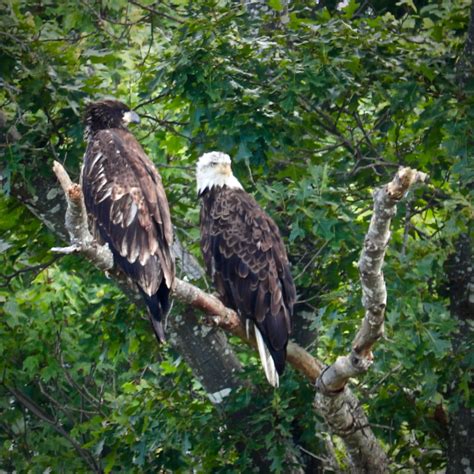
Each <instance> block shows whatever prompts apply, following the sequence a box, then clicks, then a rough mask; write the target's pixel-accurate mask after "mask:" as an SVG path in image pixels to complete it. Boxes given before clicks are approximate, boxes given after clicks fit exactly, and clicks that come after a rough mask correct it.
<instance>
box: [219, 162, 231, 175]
mask: <svg viewBox="0 0 474 474" xmlns="http://www.w3.org/2000/svg"><path fill="white" fill-rule="evenodd" d="M219 172H220V173H221V174H223V175H224V176H230V175H231V174H232V168H231V166H230V165H229V164H227V163H221V164H220V165H219Z"/></svg>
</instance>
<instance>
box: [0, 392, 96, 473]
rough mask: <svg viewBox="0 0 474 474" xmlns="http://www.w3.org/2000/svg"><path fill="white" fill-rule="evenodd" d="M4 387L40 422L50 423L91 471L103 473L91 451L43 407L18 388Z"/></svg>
mask: <svg viewBox="0 0 474 474" xmlns="http://www.w3.org/2000/svg"><path fill="white" fill-rule="evenodd" d="M4 387H5V388H6V390H7V391H8V392H10V393H11V394H12V395H13V396H14V397H15V399H16V400H17V401H18V402H19V403H21V404H22V405H23V406H24V407H25V408H27V409H28V410H29V411H30V412H31V413H32V414H33V415H35V416H36V417H37V418H39V419H40V420H42V421H44V422H46V423H48V424H49V425H50V426H51V427H52V428H53V429H54V430H55V431H56V432H57V433H58V434H60V435H61V436H62V437H63V438H65V439H66V440H67V441H68V442H69V443H70V444H71V445H72V447H73V448H74V449H75V450H76V452H77V454H79V456H80V457H81V458H82V459H83V460H84V461H85V462H86V464H87V465H88V466H89V467H90V469H92V471H93V472H98V473H100V472H102V469H100V467H99V466H98V465H97V462H96V460H95V459H94V457H93V456H92V455H91V454H90V453H89V451H87V450H85V449H84V448H82V447H81V445H80V444H79V443H78V442H77V441H76V440H75V439H74V438H72V437H71V435H70V434H69V433H68V432H67V431H66V430H65V429H64V428H63V427H62V426H60V425H59V424H58V423H56V422H55V421H54V420H53V419H51V418H50V417H49V416H48V415H47V414H46V413H45V412H44V411H43V410H42V409H41V407H39V406H38V405H37V404H36V403H35V402H34V401H33V400H32V399H31V398H30V397H28V396H27V395H25V394H24V393H23V392H21V391H20V390H17V389H16V388H13V387H10V386H8V385H4Z"/></svg>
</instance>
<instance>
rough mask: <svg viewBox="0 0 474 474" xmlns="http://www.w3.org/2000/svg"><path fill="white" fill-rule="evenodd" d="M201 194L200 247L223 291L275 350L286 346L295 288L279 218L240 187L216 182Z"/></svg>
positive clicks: (215, 280) (209, 268) (209, 269)
mask: <svg viewBox="0 0 474 474" xmlns="http://www.w3.org/2000/svg"><path fill="white" fill-rule="evenodd" d="M202 199H203V205H202V207H201V249H202V252H203V255H204V260H205V262H206V266H207V271H208V273H209V274H210V275H212V276H213V280H214V283H215V285H216V288H217V290H218V292H219V294H220V295H221V297H222V298H223V300H224V302H225V303H226V304H227V305H229V306H231V307H233V308H234V309H236V310H237V311H238V312H239V314H240V315H241V316H242V317H244V318H249V319H251V320H253V321H254V322H255V323H256V324H257V327H258V328H259V329H260V331H261V333H262V335H263V336H264V339H266V341H267V343H268V344H269V348H270V349H271V350H273V351H282V350H284V349H285V348H286V345H287V342H288V336H289V333H290V327H291V317H292V314H293V306H294V304H295V300H296V290H295V286H294V283H293V279H292V277H291V273H290V269H289V263H288V258H287V255H286V251H285V248H284V245H283V242H282V240H281V237H280V233H279V231H278V228H277V226H276V224H275V223H274V222H273V220H272V219H271V218H270V217H269V216H268V215H267V214H266V213H265V212H264V211H263V210H262V209H261V208H260V206H259V205H258V204H257V203H256V201H255V200H254V199H253V198H252V197H251V196H250V195H249V194H247V193H245V192H244V191H242V190H236V189H229V188H227V187H224V188H217V189H216V188H214V189H212V190H211V191H208V192H206V193H205V194H204V195H203V196H202Z"/></svg>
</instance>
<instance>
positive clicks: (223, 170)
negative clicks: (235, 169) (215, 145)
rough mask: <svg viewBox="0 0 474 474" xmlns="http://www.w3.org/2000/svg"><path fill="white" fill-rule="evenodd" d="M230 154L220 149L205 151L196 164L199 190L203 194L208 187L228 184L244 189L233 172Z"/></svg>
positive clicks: (228, 185) (230, 186) (231, 186)
mask: <svg viewBox="0 0 474 474" xmlns="http://www.w3.org/2000/svg"><path fill="white" fill-rule="evenodd" d="M230 164H231V161H230V156H229V155H226V154H225V153H222V152H220V151H211V152H210V153H204V155H202V156H201V157H200V158H199V160H198V162H197V166H196V181H197V191H198V194H201V193H202V192H203V191H204V190H205V189H206V188H207V189H212V187H213V186H227V187H229V188H237V189H243V188H242V185H241V184H240V183H239V181H238V179H237V178H236V177H235V176H234V175H233V174H232V168H231V165H230Z"/></svg>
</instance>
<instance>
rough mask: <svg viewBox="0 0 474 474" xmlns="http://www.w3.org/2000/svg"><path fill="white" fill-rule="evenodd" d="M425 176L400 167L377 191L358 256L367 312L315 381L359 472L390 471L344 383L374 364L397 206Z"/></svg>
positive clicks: (318, 401)
mask: <svg viewBox="0 0 474 474" xmlns="http://www.w3.org/2000/svg"><path fill="white" fill-rule="evenodd" d="M425 179H426V175H425V174H424V173H420V172H417V171H415V170H412V169H410V168H401V169H400V170H399V171H398V173H397V174H396V176H395V178H394V179H393V180H392V181H391V182H390V183H389V184H387V185H386V186H383V187H382V188H379V189H377V190H376V191H375V192H374V213H373V216H372V219H371V221H370V225H369V230H368V232H367V235H366V237H365V241H364V248H363V250H362V254H361V256H360V260H359V271H360V279H361V284H362V304H363V306H364V308H365V317H364V319H363V321H362V325H361V327H360V329H359V331H358V333H357V335H356V337H355V339H354V342H353V343H352V351H351V353H350V354H349V355H346V356H341V357H338V358H337V360H336V362H334V364H332V365H331V366H329V367H327V368H326V369H325V370H324V371H323V372H322V374H321V375H320V377H318V379H317V381H316V388H317V393H316V398H315V405H316V408H317V409H318V410H319V411H320V412H321V413H322V414H323V416H324V418H325V420H326V422H327V423H328V425H329V427H330V428H331V431H332V432H333V433H336V434H338V435H339V436H340V437H341V438H342V440H343V441H344V444H345V445H346V447H347V450H348V452H349V454H350V457H351V462H352V464H353V465H352V466H351V472H355V473H367V472H370V473H385V472H387V471H388V459H387V456H386V454H385V452H384V450H383V449H382V447H381V446H380V444H379V443H378V442H377V440H376V438H375V436H374V434H373V432H372V430H371V429H370V426H369V424H368V420H367V417H366V415H365V414H364V412H363V410H362V408H361V407H360V406H359V404H358V403H357V400H356V398H355V397H354V395H353V394H352V393H351V392H350V390H349V389H348V387H347V386H346V384H347V382H348V380H349V378H350V377H353V376H356V375H359V374H360V373H362V372H364V371H366V370H367V369H368V368H369V367H370V365H371V364H372V362H373V355H372V347H373V345H374V344H375V342H376V341H377V340H378V339H379V338H380V337H382V335H383V325H384V314H385V307H386V304H387V291H386V288H385V281H384V278H383V273H382V265H383V260H384V257H385V250H386V248H387V245H388V241H389V239H390V230H389V228H390V222H391V219H392V217H393V216H394V215H395V212H396V205H397V203H398V202H399V201H400V199H401V198H402V197H403V196H404V194H405V193H406V192H407V191H408V189H409V188H410V186H411V185H412V184H414V183H416V182H419V181H421V182H422V181H424V180H425Z"/></svg>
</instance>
